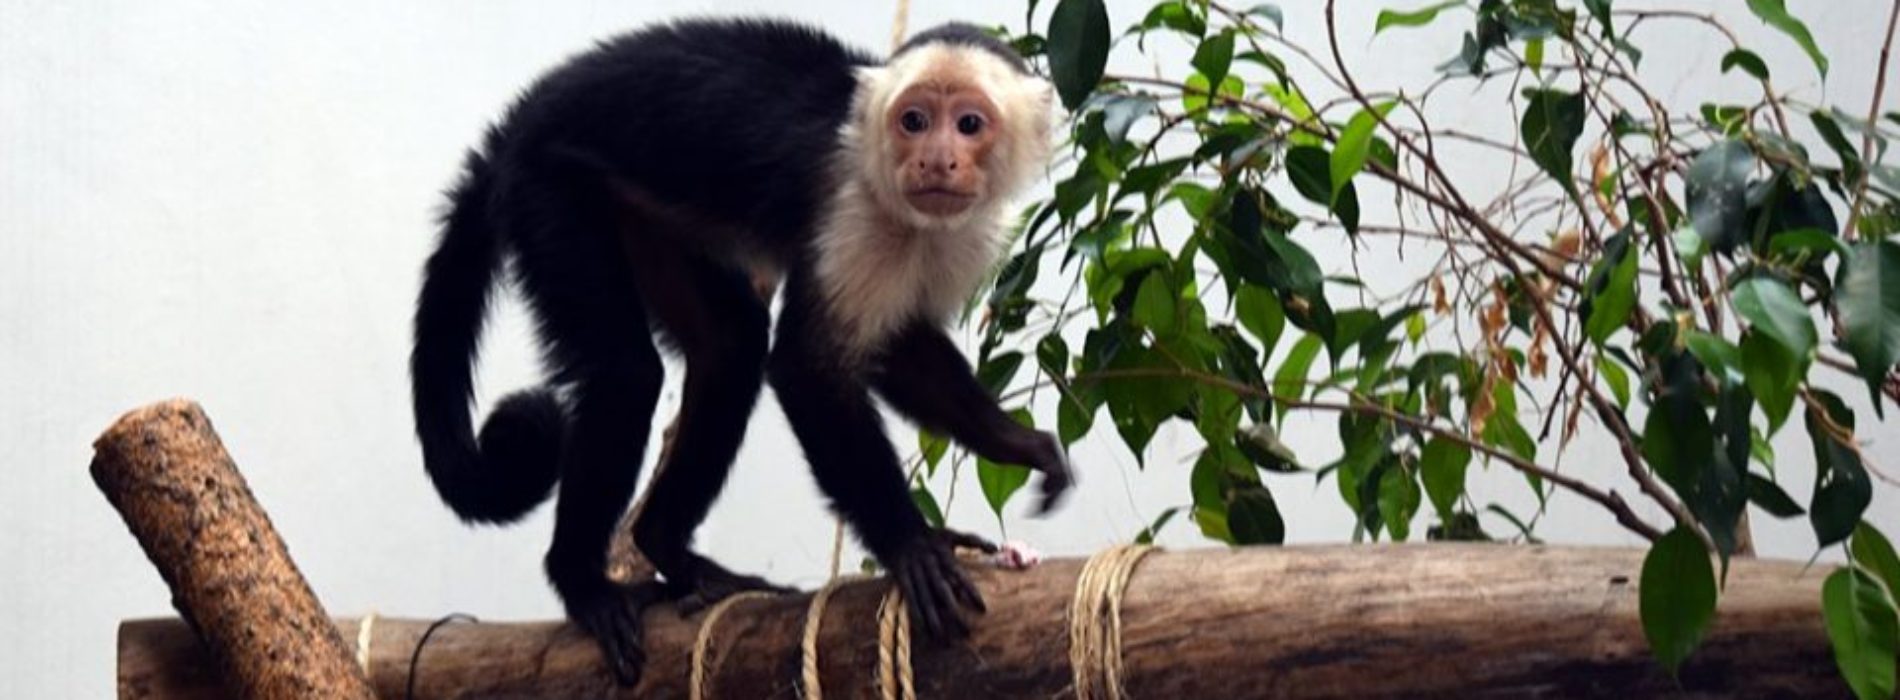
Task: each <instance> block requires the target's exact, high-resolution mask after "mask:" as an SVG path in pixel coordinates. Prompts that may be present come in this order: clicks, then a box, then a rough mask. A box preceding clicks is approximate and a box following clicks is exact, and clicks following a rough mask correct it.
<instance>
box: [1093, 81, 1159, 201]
mask: <svg viewBox="0 0 1900 700" xmlns="http://www.w3.org/2000/svg"><path fill="white" fill-rule="evenodd" d="M1101 105H1102V129H1103V130H1104V131H1107V132H1108V140H1109V142H1111V143H1122V142H1124V141H1127V140H1128V130H1129V129H1131V128H1133V127H1134V125H1135V122H1136V121H1137V120H1140V119H1141V118H1142V117H1145V116H1148V115H1150V114H1153V113H1154V111H1155V98H1154V97H1152V96H1150V95H1107V96H1105V98H1104V99H1103V100H1102V102H1101ZM1131 174H1132V173H1131ZM1127 177H1128V176H1124V181H1126V178H1127ZM1125 187H1126V185H1124V188H1125ZM1149 191H1153V190H1152V189H1150V190H1149Z"/></svg>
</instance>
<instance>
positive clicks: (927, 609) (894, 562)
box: [885, 530, 996, 639]
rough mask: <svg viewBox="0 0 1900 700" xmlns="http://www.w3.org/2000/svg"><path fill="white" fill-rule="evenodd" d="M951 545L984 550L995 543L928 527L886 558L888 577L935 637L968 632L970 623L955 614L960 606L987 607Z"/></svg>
mask: <svg viewBox="0 0 1900 700" xmlns="http://www.w3.org/2000/svg"><path fill="white" fill-rule="evenodd" d="M953 545H956V546H971V547H976V548H978V549H983V550H984V551H986V552H989V551H995V549H996V545H993V544H990V543H989V542H988V541H985V540H983V539H982V538H979V537H975V536H973V535H966V534H963V533H959V532H956V531H953V530H931V531H927V532H925V533H923V534H921V535H919V536H917V537H915V538H912V539H911V540H910V541H909V542H907V543H905V544H904V545H902V546H901V547H899V548H898V550H897V552H896V554H893V555H892V556H891V557H890V559H889V561H886V562H885V565H886V568H888V569H890V571H891V577H892V578H894V579H896V580H897V586H898V588H899V589H901V590H902V591H903V592H904V600H905V601H906V602H908V603H909V605H910V610H911V613H912V614H914V615H916V616H917V620H918V621H919V622H922V623H923V625H924V630H925V631H926V632H928V633H929V634H930V635H931V636H933V637H936V638H938V639H946V638H951V637H962V636H964V635H966V634H969V633H970V628H969V626H968V625H966V624H965V623H964V622H963V618H962V617H961V616H960V615H959V614H958V610H957V609H958V608H959V607H967V608H970V609H971V610H975V611H977V612H987V611H988V610H989V607H988V606H986V605H984V604H983V595H982V594H980V593H978V592H977V591H976V586H974V585H971V583H970V579H969V577H967V576H965V575H964V574H963V569H961V568H958V567H957V558H956V555H955V554H953V553H952V552H951V547H952V546H953Z"/></svg>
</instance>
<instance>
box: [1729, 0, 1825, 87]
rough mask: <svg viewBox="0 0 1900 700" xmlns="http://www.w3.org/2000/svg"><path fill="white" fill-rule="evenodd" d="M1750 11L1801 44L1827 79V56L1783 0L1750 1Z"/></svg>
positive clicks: (1806, 26) (1822, 75)
mask: <svg viewBox="0 0 1900 700" xmlns="http://www.w3.org/2000/svg"><path fill="white" fill-rule="evenodd" d="M1748 9H1749V10H1750V11H1751V12H1754V13H1755V16H1756V17H1760V18H1761V21H1763V22H1766V23H1767V24H1768V26H1771V27H1774V28H1775V29H1779V30H1781V33H1783V34H1786V35H1788V38H1790V39H1793V40H1794V41H1795V43H1797V44H1800V45H1801V50H1802V51H1806V52H1808V58H1810V59H1812V60H1813V61H1814V67H1815V68H1816V69H1818V70H1820V71H1821V77H1822V78H1826V77H1827V55H1826V54H1823V53H1821V47H1819V46H1816V45H1815V44H1814V35H1812V34H1809V33H1808V25H1806V24H1803V23H1802V22H1801V20H1799V19H1795V17H1794V15H1790V14H1788V8H1787V7H1785V6H1783V5H1782V0H1748Z"/></svg>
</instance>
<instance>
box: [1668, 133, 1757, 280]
mask: <svg viewBox="0 0 1900 700" xmlns="http://www.w3.org/2000/svg"><path fill="white" fill-rule="evenodd" d="M1754 170H1755V153H1754V152H1753V151H1750V150H1749V149H1748V144H1746V143H1743V142H1741V141H1724V142H1722V143H1719V144H1716V145H1714V146H1711V147H1709V149H1708V150H1705V151H1703V152H1702V153H1701V154H1700V155H1697V156H1696V158H1695V160H1694V161H1693V162H1691V163H1690V164H1689V175H1688V177H1687V183H1688V184H1687V188H1686V189H1687V191H1686V193H1685V194H1686V195H1687V198H1688V211H1689V222H1690V225H1691V226H1693V227H1695V232H1696V233H1697V234H1700V235H1701V236H1702V240H1704V241H1707V242H1708V244H1709V249H1710V250H1714V251H1716V252H1719V253H1727V252H1729V251H1731V250H1734V249H1735V246H1736V245H1737V244H1739V243H1741V242H1742V239H1743V238H1745V237H1746V235H1747V232H1746V231H1745V230H1744V229H1745V227H1744V226H1743V217H1744V215H1745V214H1746V213H1747V202H1748V176H1749V174H1750V173H1752V172H1754Z"/></svg>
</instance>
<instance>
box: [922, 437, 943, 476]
mask: <svg viewBox="0 0 1900 700" xmlns="http://www.w3.org/2000/svg"><path fill="white" fill-rule="evenodd" d="M917 451H918V452H919V453H922V454H923V456H924V463H925V464H928V465H930V471H931V473H933V474H934V473H936V471H937V464H938V463H940V462H942V461H943V456H944V454H945V453H947V452H949V451H950V440H949V438H945V437H943V436H941V435H938V434H936V433H933V432H930V431H928V430H919V431H917Z"/></svg>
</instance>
